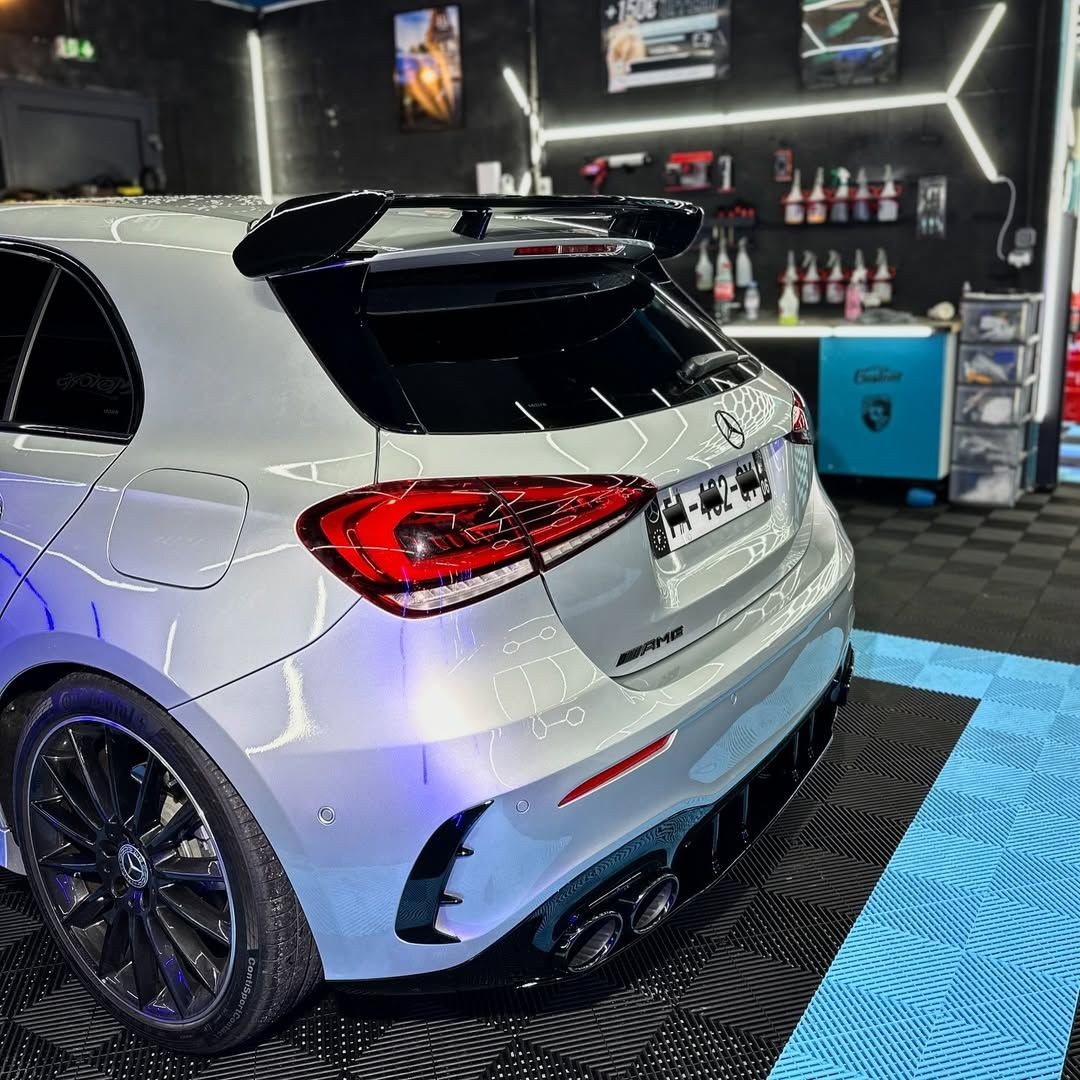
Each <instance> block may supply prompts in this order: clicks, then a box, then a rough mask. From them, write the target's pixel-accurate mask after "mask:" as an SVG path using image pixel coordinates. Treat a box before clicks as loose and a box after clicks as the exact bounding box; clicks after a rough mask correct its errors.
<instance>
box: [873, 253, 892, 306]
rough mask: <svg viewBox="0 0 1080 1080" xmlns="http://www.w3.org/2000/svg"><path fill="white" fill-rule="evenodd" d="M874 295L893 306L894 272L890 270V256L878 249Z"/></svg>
mask: <svg viewBox="0 0 1080 1080" xmlns="http://www.w3.org/2000/svg"><path fill="white" fill-rule="evenodd" d="M873 289H874V295H875V296H876V297H877V298H878V299H879V300H880V301H881V302H882V303H883V304H891V303H892V301H893V279H892V271H891V270H890V269H889V256H888V255H886V254H885V249H884V248H878V253H877V266H876V267H875V268H874V280H873Z"/></svg>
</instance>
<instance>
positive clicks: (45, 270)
mask: <svg viewBox="0 0 1080 1080" xmlns="http://www.w3.org/2000/svg"><path fill="white" fill-rule="evenodd" d="M105 302H106V301H105V298H104V297H103V296H101V294H100V293H97V294H96V287H95V285H94V283H93V282H92V280H91V279H90V278H89V276H88V275H86V274H85V273H84V272H82V271H81V269H80V268H79V267H78V266H77V265H75V264H74V263H69V262H67V261H66V260H64V259H63V258H62V257H60V256H55V257H53V256H50V255H49V254H46V253H37V252H31V251H22V250H16V249H14V248H11V247H7V246H5V247H3V248H2V249H0V400H2V401H3V414H2V416H0V609H2V608H4V607H6V606H7V604H8V602H9V600H10V599H11V596H12V594H13V593H14V592H15V590H16V588H17V587H18V586H19V584H20V582H21V581H23V580H24V579H25V578H27V575H28V574H29V573H30V570H31V568H32V567H33V565H34V563H35V561H36V560H37V558H38V556H39V555H40V554H41V553H42V551H44V550H45V548H46V547H47V546H48V545H49V543H50V542H51V541H52V539H53V537H55V536H56V534H57V533H58V532H59V531H60V529H61V528H63V526H64V524H65V523H66V522H67V521H68V519H69V518H70V517H71V516H72V514H74V513H75V511H76V510H77V509H78V508H79V506H80V504H81V503H82V502H83V500H84V499H85V498H86V497H87V495H88V494H89V493H90V491H91V490H92V488H93V486H94V484H95V483H96V481H97V480H98V479H99V477H101V475H102V474H103V473H104V472H105V470H106V469H108V467H109V466H110V465H111V464H112V463H113V461H114V460H115V459H116V457H117V456H118V455H119V454H120V453H121V451H122V450H123V448H124V446H125V445H126V444H127V441H128V439H129V437H130V434H131V431H132V428H133V426H134V421H135V418H136V396H135V380H134V367H133V361H132V360H131V358H130V352H129V350H128V349H127V348H126V347H125V345H124V344H123V343H122V341H121V339H120V337H119V336H118V333H117V330H116V329H115V327H114V323H113V320H112V318H111V317H110V315H109V314H107V312H106V310H105V307H104V306H103V305H104V303H105ZM28 587H30V588H31V589H32V591H35V595H36V596H37V597H38V599H39V600H40V605H41V609H40V613H39V617H40V619H41V620H42V623H43V625H44V626H45V627H46V628H48V629H52V627H53V619H52V614H51V612H50V600H49V597H47V596H44V595H40V594H38V593H37V592H36V590H33V581H32V579H30V580H29V581H28Z"/></svg>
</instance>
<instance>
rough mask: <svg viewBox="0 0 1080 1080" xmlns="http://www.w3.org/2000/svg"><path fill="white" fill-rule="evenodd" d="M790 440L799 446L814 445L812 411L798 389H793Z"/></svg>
mask: <svg viewBox="0 0 1080 1080" xmlns="http://www.w3.org/2000/svg"><path fill="white" fill-rule="evenodd" d="M788 441H789V442H793V443H797V444H798V445H799V446H813V444H814V431H813V428H812V427H811V426H810V412H809V410H808V409H807V408H806V402H805V401H803V398H802V394H800V393H799V391H798V390H793V391H792V402H791V432H790V433H789V435H788Z"/></svg>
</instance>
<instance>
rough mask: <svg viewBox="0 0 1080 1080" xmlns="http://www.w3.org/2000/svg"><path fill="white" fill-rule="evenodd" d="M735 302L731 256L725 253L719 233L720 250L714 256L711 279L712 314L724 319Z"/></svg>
mask: <svg viewBox="0 0 1080 1080" xmlns="http://www.w3.org/2000/svg"><path fill="white" fill-rule="evenodd" d="M734 300H735V274H734V271H733V270H732V266H731V256H730V255H728V253H727V240H726V239H725V237H724V233H723V230H721V231H720V250H719V251H718V252H717V255H716V276H715V277H714V278H713V304H714V305H715V312H714V314H715V315H716V317H717V318H718V319H726V318H727V317H728V314H729V310H730V307H731V305H732V303H733V302H734Z"/></svg>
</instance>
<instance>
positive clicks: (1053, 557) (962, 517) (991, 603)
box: [836, 485, 1080, 664]
mask: <svg viewBox="0 0 1080 1080" xmlns="http://www.w3.org/2000/svg"><path fill="white" fill-rule="evenodd" d="M836 505H837V509H839V511H840V514H841V517H842V518H843V520H844V525H845V527H846V529H847V531H848V535H849V536H850V537H851V540H852V542H853V543H854V545H855V558H856V574H855V609H856V625H857V626H858V627H859V628H860V629H863V630H879V631H882V632H885V633H890V634H900V635H903V636H906V637H916V638H925V639H927V640H930V641H941V642H947V643H949V644H952V645H968V646H971V647H972V648H977V649H993V650H995V651H998V652H1012V653H1020V654H1022V655H1024V656H1036V657H1042V658H1044V659H1048V660H1063V661H1065V662H1067V663H1074V664H1075V663H1080V615H1078V612H1080V485H1062V486H1061V487H1059V488H1058V489H1057V491H1056V492H1054V494H1053V495H1027V496H1025V497H1024V498H1023V499H1022V500H1021V501H1020V503H1019V504H1018V505H1017V506H1016V507H1015V508H1013V509H1011V510H980V509H976V508H973V507H961V506H949V505H942V506H936V507H932V508H930V509H927V510H914V509H910V508H908V507H905V506H897V505H895V504H885V503H873V502H865V501H855V500H851V499H846V498H843V497H837V498H836Z"/></svg>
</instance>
